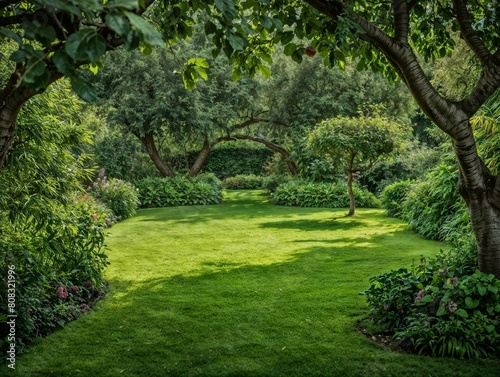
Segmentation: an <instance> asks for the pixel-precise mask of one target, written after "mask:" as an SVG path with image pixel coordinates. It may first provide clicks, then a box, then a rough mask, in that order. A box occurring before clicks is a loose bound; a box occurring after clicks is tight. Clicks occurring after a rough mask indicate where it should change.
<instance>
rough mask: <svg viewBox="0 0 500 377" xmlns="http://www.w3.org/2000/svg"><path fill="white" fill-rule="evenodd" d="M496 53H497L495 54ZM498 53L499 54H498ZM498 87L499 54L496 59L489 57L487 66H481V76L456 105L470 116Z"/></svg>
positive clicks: (499, 82)
mask: <svg viewBox="0 0 500 377" xmlns="http://www.w3.org/2000/svg"><path fill="white" fill-rule="evenodd" d="M495 55H497V54H495ZM498 55H500V54H498ZM499 87H500V56H499V58H498V59H496V58H495V59H491V60H490V63H489V64H488V66H486V67H485V68H483V71H482V72H481V77H480V78H479V81H478V82H477V84H476V86H475V88H474V89H473V90H472V92H471V93H470V94H469V95H468V96H467V97H465V98H464V99H463V100H461V101H460V102H458V105H459V106H460V107H461V108H462V110H463V111H464V112H465V113H466V114H467V116H468V117H469V118H470V117H472V116H473V115H474V114H475V113H476V112H477V111H478V110H479V108H480V107H481V106H482V105H483V104H484V103H485V102H486V100H487V99H488V98H489V97H490V96H491V95H492V94H493V93H495V91H496V90H497V89H498V88H499Z"/></svg>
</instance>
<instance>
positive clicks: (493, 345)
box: [363, 248, 500, 358]
mask: <svg viewBox="0 0 500 377" xmlns="http://www.w3.org/2000/svg"><path fill="white" fill-rule="evenodd" d="M476 264H477V256H476V253H475V252H474V249H471V248H469V249H456V250H453V251H450V252H448V253H444V252H441V253H440V254H439V255H437V256H436V258H435V259H430V260H426V259H425V258H423V259H422V260H421V263H420V264H419V265H418V266H416V267H414V268H413V270H411V271H409V270H407V269H400V270H397V271H391V272H389V273H386V274H383V275H379V276H375V277H373V278H372V279H371V280H370V282H371V283H372V284H371V286H370V287H369V288H368V289H367V290H366V291H365V292H363V294H365V295H366V296H367V300H368V303H369V306H370V312H371V318H372V320H373V322H374V323H376V324H377V325H379V326H381V328H382V329H383V330H385V331H388V332H391V333H394V334H395V336H396V338H397V339H398V340H400V341H401V342H402V343H401V344H407V345H408V346H409V348H411V349H413V350H414V351H416V352H419V353H422V354H428V355H433V356H449V357H460V358H464V357H466V358H478V357H486V356H493V355H498V354H499V352H500V331H499V329H500V326H499V325H500V295H499V294H498V293H499V292H500V280H498V279H495V277H494V276H493V275H486V274H483V273H481V272H479V271H475V266H476Z"/></svg>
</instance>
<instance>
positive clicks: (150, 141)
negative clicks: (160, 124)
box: [140, 133, 175, 178]
mask: <svg viewBox="0 0 500 377" xmlns="http://www.w3.org/2000/svg"><path fill="white" fill-rule="evenodd" d="M140 139H141V141H142V142H143V144H144V146H145V147H146V149H147V151H148V154H149V157H150V158H151V160H152V161H153V163H154V164H155V166H156V168H157V169H158V171H159V172H160V174H161V175H162V176H163V177H170V178H173V177H174V176H175V174H174V172H173V171H172V169H171V168H170V166H168V165H167V164H166V163H165V161H163V160H162V159H161V157H160V154H159V153H158V150H157V149H156V144H155V141H154V138H153V134H151V133H148V134H146V135H145V136H144V137H140Z"/></svg>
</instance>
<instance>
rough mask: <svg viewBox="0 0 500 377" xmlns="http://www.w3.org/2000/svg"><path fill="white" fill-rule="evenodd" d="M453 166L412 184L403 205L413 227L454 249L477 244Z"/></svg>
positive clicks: (432, 171)
mask: <svg viewBox="0 0 500 377" xmlns="http://www.w3.org/2000/svg"><path fill="white" fill-rule="evenodd" d="M457 182H458V170H457V167H456V165H455V164H454V163H451V162H448V163H447V164H441V165H439V166H437V167H436V168H435V169H433V170H431V171H430V172H429V174H428V175H427V176H425V177H424V178H423V179H422V180H421V181H420V182H419V183H417V184H415V185H413V186H412V187H411V189H410V191H409V192H408V194H407V195H406V199H405V201H404V203H403V206H402V215H403V216H402V217H403V218H404V219H405V220H406V221H407V222H408V224H409V225H410V228H411V229H412V230H414V231H416V232H417V233H419V234H421V235H423V236H424V237H426V238H429V239H434V240H438V241H446V242H449V243H451V244H452V245H453V246H462V245H469V244H474V243H475V238H474V236H473V232H472V227H471V225H470V221H469V214H468V210H467V206H466V204H465V202H464V200H463V199H462V198H461V196H460V194H459V192H458V190H457Z"/></svg>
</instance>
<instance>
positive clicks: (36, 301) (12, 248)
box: [0, 196, 112, 350]
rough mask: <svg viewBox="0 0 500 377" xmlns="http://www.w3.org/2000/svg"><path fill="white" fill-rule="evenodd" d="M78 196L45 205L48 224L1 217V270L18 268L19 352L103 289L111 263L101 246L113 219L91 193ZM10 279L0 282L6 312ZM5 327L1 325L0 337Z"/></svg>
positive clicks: (78, 312)
mask: <svg viewBox="0 0 500 377" xmlns="http://www.w3.org/2000/svg"><path fill="white" fill-rule="evenodd" d="M75 200H76V202H75V203H72V204H70V205H68V206H67V207H63V206H59V207H57V208H52V211H53V212H50V211H49V208H47V212H46V218H45V219H44V222H30V221H23V222H21V220H19V219H18V220H17V221H16V222H11V221H10V220H8V219H7V218H5V217H0V255H1V257H0V270H1V271H4V272H6V271H7V269H8V267H9V266H13V267H14V268H13V270H14V271H15V282H16V288H15V295H16V303H15V305H16V307H15V313H16V314H17V316H18V317H17V319H16V345H17V347H18V350H22V349H23V348H24V347H25V346H26V345H27V344H28V343H29V342H30V341H31V340H32V339H33V338H35V337H38V336H44V335H47V334H49V333H51V332H53V331H54V330H55V329H56V328H58V327H62V326H64V325H65V324H66V323H67V322H69V321H72V320H74V319H76V318H78V317H79V316H80V315H82V314H83V313H85V312H87V311H88V310H89V309H90V307H91V306H92V305H93V303H94V302H95V301H96V300H97V299H98V298H100V297H101V296H102V294H103V291H104V290H105V284H104V280H103V271H104V268H105V267H106V265H107V264H108V262H107V258H106V255H105V254H104V253H103V252H102V248H103V242H104V229H105V227H106V226H109V223H107V219H109V220H111V221H112V218H111V217H110V212H109V210H107V209H106V208H105V207H103V206H102V205H100V204H98V203H96V202H95V201H93V200H92V198H90V197H88V196H87V197H83V198H82V197H78V198H77V199H75ZM6 283H7V282H6V280H5V279H3V280H2V281H1V282H0V291H1V292H2V293H1V294H0V311H1V312H2V313H7V302H6V297H7V295H5V294H4V293H3V292H6V290H7V285H6ZM61 287H64V288H61ZM63 296H64V297H63ZM5 331H6V327H5V323H2V324H1V331H0V332H1V337H0V338H1V339H5V335H6V333H5Z"/></svg>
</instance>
